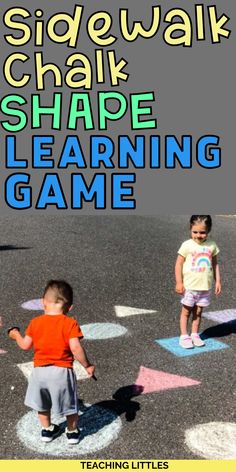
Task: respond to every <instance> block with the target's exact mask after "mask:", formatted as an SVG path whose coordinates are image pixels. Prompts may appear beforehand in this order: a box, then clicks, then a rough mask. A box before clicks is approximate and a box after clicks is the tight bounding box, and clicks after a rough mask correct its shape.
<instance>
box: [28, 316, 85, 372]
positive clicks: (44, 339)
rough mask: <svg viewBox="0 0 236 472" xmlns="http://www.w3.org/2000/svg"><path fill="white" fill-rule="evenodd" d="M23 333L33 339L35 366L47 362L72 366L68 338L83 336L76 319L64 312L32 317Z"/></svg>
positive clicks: (72, 358) (61, 365)
mask: <svg viewBox="0 0 236 472" xmlns="http://www.w3.org/2000/svg"><path fill="white" fill-rule="evenodd" d="M25 334H26V335H27V336H30V337H31V338H32V340H33V347H34V366H35V367H39V366H44V365H48V364H52V365H56V366H59V367H72V366H73V360H74V357H73V354H72V352H71V350H70V346H69V340H70V339H71V338H82V337H83V333H82V331H81V329H80V326H79V325H78V323H77V321H76V320H75V319H74V318H70V317H69V316H67V315H64V314H61V315H47V314H45V315H40V316H37V317H36V318H33V319H32V320H31V321H30V323H29V325H28V327H27V329H26V332H25Z"/></svg>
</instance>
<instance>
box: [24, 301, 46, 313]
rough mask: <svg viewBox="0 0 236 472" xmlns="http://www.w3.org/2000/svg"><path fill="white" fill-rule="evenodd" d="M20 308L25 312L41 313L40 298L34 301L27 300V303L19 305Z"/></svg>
mask: <svg viewBox="0 0 236 472" xmlns="http://www.w3.org/2000/svg"><path fill="white" fill-rule="evenodd" d="M21 307H22V308H24V309H25V310H37V311H43V304H42V300H41V298H35V299H34V300H29V301H28V302H24V303H22V305H21Z"/></svg>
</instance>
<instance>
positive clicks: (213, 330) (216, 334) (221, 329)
mask: <svg viewBox="0 0 236 472" xmlns="http://www.w3.org/2000/svg"><path fill="white" fill-rule="evenodd" d="M232 333H236V319H235V320H231V321H227V322H226V323H221V324H219V325H216V326H211V327H210V328H207V329H205V331H203V332H202V333H201V338H202V339H208V338H220V337H223V336H229V335H230V334H232Z"/></svg>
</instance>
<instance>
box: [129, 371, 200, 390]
mask: <svg viewBox="0 0 236 472" xmlns="http://www.w3.org/2000/svg"><path fill="white" fill-rule="evenodd" d="M200 383H201V382H199V381H198V380H193V379H191V378H189V377H182V376H180V375H175V374H170V373H169V372H163V371H160V370H153V369H148V368H147V367H143V366H141V367H140V370H139V374H138V378H137V379H136V381H135V386H136V387H137V388H140V387H142V390H141V394H145V393H151V392H158V391H160V390H169V389H171V388H180V387H192V386H194V385H200Z"/></svg>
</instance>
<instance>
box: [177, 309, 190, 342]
mask: <svg viewBox="0 0 236 472" xmlns="http://www.w3.org/2000/svg"><path fill="white" fill-rule="evenodd" d="M191 311H192V307H190V306H187V305H182V310H181V313H180V334H181V336H183V335H186V334H188V320H189V317H190V314H191Z"/></svg>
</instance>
